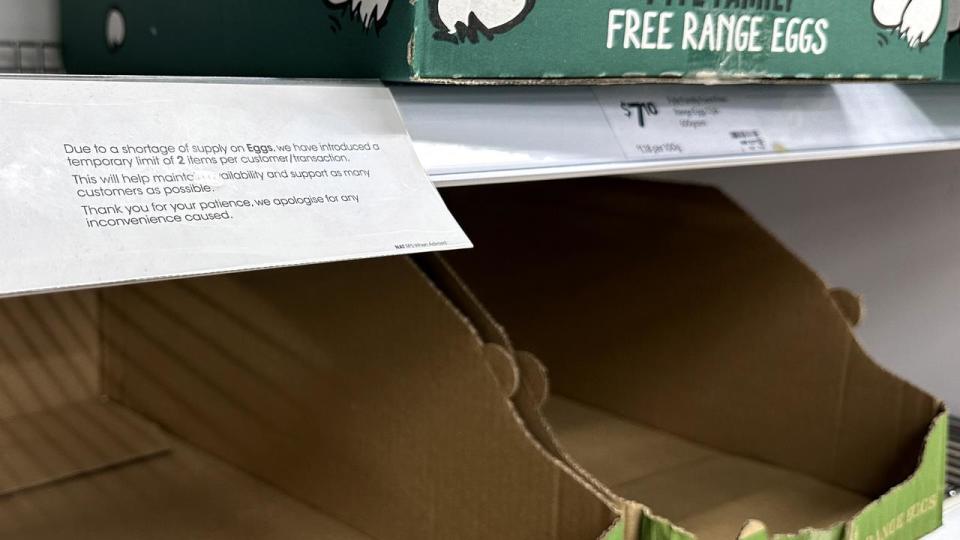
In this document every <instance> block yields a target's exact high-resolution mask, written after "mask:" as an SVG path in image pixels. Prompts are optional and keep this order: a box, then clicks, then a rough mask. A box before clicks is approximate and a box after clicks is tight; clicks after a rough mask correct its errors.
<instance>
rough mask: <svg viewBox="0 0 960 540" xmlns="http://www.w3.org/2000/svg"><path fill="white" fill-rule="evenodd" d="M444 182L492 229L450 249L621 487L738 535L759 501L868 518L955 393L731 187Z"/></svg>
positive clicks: (569, 446) (706, 534)
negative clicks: (869, 337) (886, 345)
mask: <svg viewBox="0 0 960 540" xmlns="http://www.w3.org/2000/svg"><path fill="white" fill-rule="evenodd" d="M444 197H445V199H446V200H447V203H448V204H449V205H450V207H451V209H452V210H453V212H454V214H455V215H457V216H458V220H459V221H460V223H461V224H462V226H463V227H464V229H465V230H466V232H467V234H469V235H470V236H471V238H473V240H474V243H475V245H476V246H477V247H476V248H475V249H474V250H471V251H465V252H456V253H451V254H448V255H447V256H446V257H445V258H446V260H447V261H448V262H449V263H450V264H451V265H452V266H453V268H454V269H455V270H456V271H457V272H458V273H459V275H460V276H461V277H462V279H463V281H464V282H465V283H466V284H467V285H468V286H470V287H471V288H472V290H473V291H474V292H475V293H476V296H477V297H478V298H479V299H480V301H481V302H483V303H484V305H485V306H486V307H488V308H489V311H490V313H491V314H492V316H493V317H495V318H496V319H497V320H498V321H500V322H501V323H503V325H504V327H505V328H506V330H507V332H508V333H509V334H510V336H511V339H512V340H513V342H514V344H515V346H516V347H517V348H518V349H522V350H529V351H531V352H533V353H534V354H536V355H537V356H538V357H539V358H540V359H541V360H542V361H543V362H544V364H545V365H546V367H547V369H548V371H549V373H550V381H551V385H552V387H553V390H554V392H555V394H556V395H558V396H563V397H564V398H567V399H569V400H573V401H575V402H576V403H578V405H576V406H575V407H566V408H564V407H560V408H559V409H557V408H554V409H552V410H553V411H554V412H557V411H558V410H559V411H560V412H561V416H560V418H549V416H550V415H549V412H550V411H551V409H550V408H548V409H547V411H548V419H549V420H553V421H555V422H556V423H555V424H554V425H555V427H557V430H556V431H557V435H558V438H559V440H560V443H561V444H560V446H561V447H562V448H565V449H566V451H568V452H569V453H570V455H571V456H572V459H574V460H577V461H579V462H580V464H581V465H583V466H584V468H585V469H587V470H588V471H590V469H591V467H590V465H588V464H593V466H595V467H599V471H596V472H595V471H590V472H591V474H592V475H593V476H596V477H597V479H598V480H599V481H601V482H602V483H606V484H607V485H608V487H610V488H611V489H612V491H613V492H615V493H616V494H617V495H620V496H622V497H625V498H628V499H634V496H636V498H635V499H634V500H636V501H637V502H639V503H641V504H643V505H645V506H648V507H649V508H650V510H651V511H652V512H653V513H654V514H658V513H659V514H661V515H664V516H665V517H667V518H670V519H672V520H673V521H674V522H675V523H678V524H682V525H686V526H688V527H690V529H692V532H694V533H697V532H700V533H703V538H733V537H735V535H736V531H739V530H740V528H741V527H742V526H743V524H744V523H745V522H746V521H747V519H748V518H757V519H760V520H762V521H764V522H766V523H767V525H769V526H770V529H771V532H794V530H795V529H796V526H797V523H798V521H797V520H796V519H797V518H802V520H803V521H807V520H809V521H808V522H807V525H808V526H817V527H827V526H830V525H832V524H834V523H836V522H838V521H843V520H845V519H850V518H852V517H853V516H854V515H855V514H856V513H857V511H858V510H860V509H861V508H862V507H863V506H864V505H865V504H866V502H868V501H870V500H874V499H876V498H878V497H879V496H880V495H882V494H883V493H885V492H886V491H887V490H889V489H890V488H892V487H894V486H896V485H898V484H900V483H901V482H904V481H905V480H907V478H908V477H909V476H910V475H911V474H912V473H914V471H916V469H917V464H918V461H919V459H920V455H921V449H922V448H923V445H924V438H925V436H926V435H927V433H928V432H930V431H931V426H932V424H933V421H934V419H935V418H937V417H938V416H939V415H940V414H941V413H942V404H941V403H940V402H939V401H937V400H936V399H934V398H932V397H930V396H929V395H927V394H925V393H923V392H922V391H920V390H918V389H916V388H915V387H913V386H911V385H910V384H908V383H907V382H905V381H903V380H901V379H899V378H897V377H895V376H894V375H892V374H890V373H888V372H886V371H884V370H883V369H881V368H880V367H879V366H877V365H876V364H875V363H873V362H872V361H871V360H870V359H869V358H868V357H867V356H866V354H865V353H864V352H863V350H862V349H861V347H860V345H859V344H858V342H857V341H856V339H855V337H854V336H853V334H852V332H851V329H850V324H849V322H848V320H847V319H846V318H845V316H844V312H842V311H841V310H840V309H839V308H838V306H837V304H836V303H835V301H834V300H833V299H832V295H831V292H830V291H829V290H828V289H827V288H826V287H825V286H824V285H823V283H822V282H821V281H820V279H819V278H818V277H817V276H816V275H815V274H814V273H813V272H811V271H810V270H809V269H808V268H806V267H805V266H804V265H803V264H802V263H800V262H799V261H797V260H796V259H795V258H794V257H793V256H792V255H791V254H790V253H789V252H787V251H786V250H785V249H784V248H783V247H782V246H780V245H779V244H778V243H777V242H776V240H775V239H773V238H772V237H771V236H770V235H769V234H767V233H766V232H765V231H763V230H762V228H760V227H759V226H758V225H756V223H754V222H753V221H752V220H751V219H750V218H749V216H747V215H746V214H745V213H744V212H743V211H742V210H740V209H739V208H737V207H736V206H735V205H734V204H732V203H731V202H730V201H729V200H727V199H726V198H725V197H724V196H723V195H722V194H720V193H719V192H717V191H715V190H713V189H710V188H699V187H691V186H680V185H668V184H652V183H650V184H642V183H637V182H632V181H625V180H602V179H596V180H590V181H589V182H584V181H580V182H553V183H551V184H549V185H538V184H517V185H510V186H500V187H490V188H457V189H452V190H447V191H446V192H445V193H444ZM558 209H563V212H564V213H565V214H566V216H563V217H564V219H558V213H559V212H560V211H559V210H558ZM846 307H847V312H848V315H849V306H846ZM561 403H562V402H561ZM583 411H593V412H594V413H595V414H593V415H585V413H584V412H583ZM597 411H599V412H597ZM564 412H566V413H569V414H576V415H579V417H580V418H581V419H582V418H589V419H590V421H589V422H586V421H584V422H583V425H579V424H578V423H577V422H573V423H572V424H571V422H572V421H571V420H570V419H569V418H564V417H563V413H564ZM571 426H572V427H571ZM613 426H616V429H614V427H613ZM579 429H582V430H584V432H583V433H581V432H580V431H578V430H579ZM605 432H609V433H608V435H609V437H605V436H602V435H603V433H605ZM578 434H579V438H577V436H575V435H578ZM616 437H621V438H622V439H623V440H622V441H621V442H622V443H623V445H625V446H626V448H627V449H629V451H630V452H634V453H633V454H630V453H624V452H627V450H624V449H623V448H622V445H618V444H614V441H613V439H614V438H616ZM647 440H656V441H659V442H658V443H657V444H652V445H647V444H646V443H644V441H647ZM577 441H580V442H579V443H578V442H577ZM631 441H632V442H631ZM658 445H659V446H660V448H659V449H658V447H657V446H658ZM705 448H708V449H709V450H705ZM658 452H662V453H664V454H668V455H669V459H666V460H665V461H661V462H659V465H658V461H657V459H656V454H657V453H658ZM704 452H707V453H706V454H704ZM651 453H652V454H651ZM684 455H686V457H683V456H684ZM619 460H623V462H619ZM931 466H934V464H931ZM775 486H776V489H774V487H775ZM698 493H699V494H701V495H700V496H696V495H695V494H698ZM934 494H935V492H934ZM678 501H680V502H682V504H680V503H678ZM658 502H659V503H660V504H659V505H658V504H656V503H658ZM828 502H832V504H828ZM785 510H786V511H785ZM717 531H722V533H718V532H717Z"/></svg>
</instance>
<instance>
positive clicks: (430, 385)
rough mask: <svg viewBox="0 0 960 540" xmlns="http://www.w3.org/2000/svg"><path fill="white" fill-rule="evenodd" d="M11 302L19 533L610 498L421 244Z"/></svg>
mask: <svg viewBox="0 0 960 540" xmlns="http://www.w3.org/2000/svg"><path fill="white" fill-rule="evenodd" d="M47 304H50V305H51V306H54V307H50V309H49V310H48V311H46V312H44V311H37V310H39V309H40V308H41V307H43V306H46V305H47ZM76 306H82V307H84V310H85V311H84V313H85V314H86V315H85V316H84V317H76V318H69V319H67V318H62V317H60V315H59V311H58V310H65V309H68V308H71V309H72V308H73V307H76ZM8 309H9V310H16V313H15V314H14V315H15V316H12V317H10V318H8V319H7V320H5V321H3V322H4V323H5V324H4V326H3V327H2V333H0V335H2V337H3V339H2V342H3V343H4V344H5V347H7V348H12V347H15V348H16V349H15V350H16V352H17V353H18V354H16V355H6V356H5V357H4V360H5V362H4V366H5V367H6V368H7V369H8V372H9V373H11V374H15V375H17V376H18V377H19V378H18V377H15V376H13V375H10V376H7V375H6V374H5V375H4V379H3V381H2V382H3V384H5V385H7V386H17V387H18V388H19V387H26V388H28V389H35V390H36V392H34V393H33V394H30V397H31V399H29V400H28V399H25V398H18V400H17V401H16V402H15V403H13V402H11V404H10V405H8V406H7V407H6V409H7V412H6V414H5V418H4V420H3V421H2V422H0V444H3V445H4V446H3V447H4V448H6V449H7V450H9V451H5V452H4V456H13V458H12V461H11V458H7V459H5V460H4V464H6V465H9V467H8V468H9V469H10V470H12V471H14V472H20V471H27V472H30V473H31V475H30V476H29V477H26V478H19V477H13V476H10V477H9V478H8V476H9V475H8V476H4V475H3V474H0V482H2V483H0V489H3V490H4V491H5V492H6V493H7V494H6V495H5V496H3V497H2V498H0V531H5V532H7V533H9V534H10V535H12V536H11V537H18V538H39V539H43V540H46V539H57V538H77V536H74V535H73V534H80V535H81V536H80V537H83V538H97V539H98V540H100V539H113V538H116V539H120V538H186V537H203V538H213V539H219V538H223V539H227V538H257V539H259V538H264V539H267V538H270V539H274V538H275V539H278V540H279V539H284V540H286V539H296V538H331V539H334V540H354V539H361V538H377V539H403V538H409V539H424V538H438V539H439V538H476V539H487V538H491V537H496V538H517V539H518V540H519V539H525V538H541V537H542V538H551V539H553V538H556V539H566V538H569V539H581V538H597V537H599V536H600V535H601V534H602V532H603V531H604V530H606V529H608V528H609V527H610V526H611V525H612V524H613V522H614V521H615V519H616V513H615V512H614V510H613V509H611V507H610V506H609V505H608V504H607V502H606V501H604V500H603V499H602V498H601V497H598V496H597V494H595V493H594V491H593V490H592V489H590V487H589V484H588V483H587V482H584V481H583V480H581V479H580V477H579V475H577V474H574V473H572V472H571V471H570V469H569V468H568V467H567V466H566V465H565V464H564V463H563V462H562V461H561V460H560V459H558V458H556V457H553V456H551V455H550V454H549V453H548V452H546V451H544V450H543V449H541V448H540V447H539V446H538V445H537V443H536V441H535V439H534V438H532V437H531V436H530V435H529V434H528V433H527V432H526V431H525V429H524V428H523V424H522V422H521V421H520V420H519V418H518V415H517V413H516V412H515V410H514V408H513V407H512V406H511V397H512V395H513V394H514V393H515V392H517V391H518V385H519V381H520V375H519V371H518V369H517V367H516V364H515V363H514V360H513V358H512V356H511V355H510V354H509V351H508V349H506V348H504V347H502V346H500V345H496V344H488V343H486V342H484V341H483V340H481V339H480V338H479V336H478V334H477V333H476V331H475V330H474V329H473V327H472V326H471V324H470V322H469V321H468V320H467V319H466V318H465V317H464V316H463V315H461V314H460V313H459V312H458V311H457V310H456V309H454V308H453V306H452V304H450V303H449V302H448V301H447V300H446V299H445V298H444V297H443V296H442V295H441V294H439V292H438V291H437V290H436V289H434V288H433V286H432V285H431V283H430V282H429V280H428V279H427V278H426V276H425V275H424V274H423V273H422V272H421V271H420V270H419V269H418V268H417V267H416V266H415V265H414V264H413V263H412V262H411V261H410V260H408V259H404V258H394V259H382V260H375V261H365V262H357V263H343V264H332V265H322V266H318V267H311V268H297V269H289V270H275V271H269V272H262V273H249V274H237V275H230V276H222V277H212V278H204V279H197V280H189V281H171V282H165V283H159V284H153V285H144V286H131V287H123V288H117V289H108V290H103V291H99V292H87V293H76V294H68V295H59V296H55V297H54V296H51V297H35V298H26V299H15V300H9V301H5V302H4V303H3V308H2V309H0V313H5V312H6V311H5V310H8ZM77 309H79V308H77ZM31 310H33V311H31ZM35 311H37V313H36V316H35V317H34V318H32V319H30V318H29V317H28V315H30V314H33V313H34V312H35ZM24 320H27V321H28V323H26V324H25V323H23V322H22V321H24ZM66 320H70V321H79V323H77V324H78V327H77V328H73V329H68V325H67V323H66V322H65V321H66ZM58 325H59V326H58ZM81 325H82V326H81ZM61 326H62V327H63V328H60V327H61ZM11 344H12V345H11ZM81 345H83V346H81ZM74 348H75V349H76V350H77V351H80V352H77V353H76V354H63V351H65V350H70V349H74ZM5 350H6V349H5ZM81 353H82V354H81ZM64 357H68V358H72V359H73V362H74V363H75V365H76V366H75V369H72V370H65V369H64V368H63V367H62V366H59V367H60V369H52V368H51V369H47V368H37V367H35V366H36V365H38V364H39V365H46V364H51V365H52V364H53V363H60V364H62V363H63V362H64V360H63V358H64ZM74 371H76V372H78V373H87V374H88V376H87V377H86V378H85V379H83V384H82V385H81V384H80V383H72V379H71V377H70V376H68V375H70V374H71V373H73V372H74ZM98 372H99V373H102V375H101V376H100V378H99V379H98V378H97V377H96V376H95V375H96V374H97V373H98ZM71 383H72V384H74V386H77V388H73V387H71V386H68V384H71ZM101 387H102V390H101ZM81 390H83V391H81ZM4 394H8V392H4ZM61 394H66V395H61ZM8 395H11V396H13V395H14V394H8ZM102 395H106V396H109V398H110V400H109V401H106V400H103V399H102ZM11 399H12V398H11ZM48 405H49V407H48ZM131 411H132V412H131ZM148 419H149V420H148ZM97 422H99V423H100V425H98V426H97V429H92V428H91V426H92V425H94V424H95V423H97ZM153 423H156V424H157V425H159V426H160V427H162V428H163V429H164V430H165V431H166V434H162V433H160V432H159V431H158V430H156V428H154V427H153ZM23 424H25V425H27V426H28V429H23V428H22V427H21V425H23ZM117 426H120V427H117ZM71 428H73V430H74V431H76V430H82V433H74V432H71ZM61 432H65V433H61ZM22 433H26V434H27V435H28V436H25V437H21V436H18V434H22ZM80 439H82V442H84V443H86V444H88V445H89V446H90V447H91V448H90V449H85V448H84V447H83V446H81V445H79V444H78V443H77V442H76V441H77V440H80ZM11 474H12V473H11ZM520 516H522V519H520ZM77 531H79V532H77Z"/></svg>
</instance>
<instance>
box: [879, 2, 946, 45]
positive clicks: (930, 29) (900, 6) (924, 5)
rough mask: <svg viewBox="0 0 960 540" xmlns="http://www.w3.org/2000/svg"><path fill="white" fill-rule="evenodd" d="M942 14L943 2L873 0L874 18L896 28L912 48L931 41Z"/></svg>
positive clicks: (880, 22)
mask: <svg viewBox="0 0 960 540" xmlns="http://www.w3.org/2000/svg"><path fill="white" fill-rule="evenodd" d="M951 1H952V2H956V0H951ZM942 14H943V2H942V0H873V17H874V18H875V19H876V20H877V23H878V24H880V25H881V26H885V27H887V28H895V29H896V31H897V33H898V34H899V35H900V37H901V38H902V39H904V40H905V41H906V42H907V43H908V44H909V45H910V46H911V47H920V46H923V45H926V43H927V42H928V41H930V38H932V37H933V35H934V34H935V33H936V31H937V27H938V26H939V25H940V16H941V15H942Z"/></svg>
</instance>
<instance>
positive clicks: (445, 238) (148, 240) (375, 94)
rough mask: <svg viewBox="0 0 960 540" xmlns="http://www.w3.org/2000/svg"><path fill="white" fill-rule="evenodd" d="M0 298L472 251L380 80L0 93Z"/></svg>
mask: <svg viewBox="0 0 960 540" xmlns="http://www.w3.org/2000/svg"><path fill="white" fill-rule="evenodd" d="M0 114H2V115H3V119H4V126H5V127H6V129H4V130H2V131H0V226H2V227H3V229H4V231H6V234H4V235H3V236H2V237H0V254H2V256H3V260H4V264H3V266H2V269H0V296H8V295H17V294H27V293H35V292H42V291H52V290H60V289H71V288H79V287H91V286H97V285H103V284H115V283H125V282H132V281H143V280H150V279H160V278H168V277H185V276H191V275H200V274H211V273H220V272H230V271H238V270H248V269H257V268H266V267H276V266H290V265H298V264H311V263H321V262H330V261H339V260H346V259H359V258H366V257H377V256H386V255H401V254H407V253H415V252H421V251H437V250H446V249H457V248H465V247H470V241H469V240H468V239H467V237H466V235H465V234H464V233H463V231H462V230H461V229H460V227H459V225H457V223H456V221H455V220H454V218H453V216H451V215H450V213H449V211H448V210H447V208H446V206H445V205H444V203H443V201H442V199H441V198H440V195H439V194H438V193H437V191H436V188H435V187H434V186H433V184H432V183H431V182H430V180H429V178H428V177H427V175H426V173H425V172H424V171H423V168H422V167H421V166H420V164H419V162H418V161H417V157H416V154H415V153H414V150H413V146H412V144H411V142H410V138H409V136H408V134H407V132H406V130H405V128H404V126H403V122H402V120H401V118H400V115H399V113H398V112H397V109H396V105H395V103H394V101H393V97H392V95H391V94H390V92H389V90H387V89H386V88H384V87H383V86H382V85H379V84H375V83H366V82H357V83H343V84H339V83H337V84H316V83H309V84H308V83H303V84H300V83H277V84H264V83H243V82H230V83H219V82H213V83H207V82H158V81H149V80H113V81H111V80H76V79H58V80H50V79H7V80H4V81H3V84H2V85H0Z"/></svg>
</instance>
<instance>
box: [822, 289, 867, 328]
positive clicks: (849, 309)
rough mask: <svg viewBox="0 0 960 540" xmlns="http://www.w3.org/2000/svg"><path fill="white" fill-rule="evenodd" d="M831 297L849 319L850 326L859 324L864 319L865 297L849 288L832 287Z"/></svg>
mask: <svg viewBox="0 0 960 540" xmlns="http://www.w3.org/2000/svg"><path fill="white" fill-rule="evenodd" d="M830 297H831V298H833V302H834V303H835V304H837V309H839V310H840V313H842V314H843V316H844V317H845V318H846V319H847V322H848V323H850V326H859V325H860V322H861V321H862V320H863V314H864V308H863V298H861V297H860V296H858V295H856V294H854V293H852V292H850V291H848V290H847V289H830Z"/></svg>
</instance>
